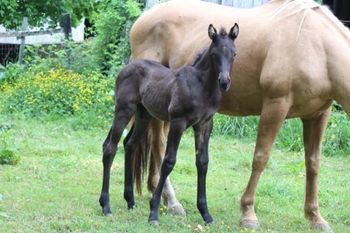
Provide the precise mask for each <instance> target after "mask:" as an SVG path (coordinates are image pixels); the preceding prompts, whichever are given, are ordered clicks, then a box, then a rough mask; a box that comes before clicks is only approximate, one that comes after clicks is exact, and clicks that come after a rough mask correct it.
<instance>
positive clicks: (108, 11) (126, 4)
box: [92, 0, 141, 75]
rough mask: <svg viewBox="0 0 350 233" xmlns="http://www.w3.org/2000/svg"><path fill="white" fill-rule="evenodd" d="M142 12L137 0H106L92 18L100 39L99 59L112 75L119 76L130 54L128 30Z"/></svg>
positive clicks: (100, 3) (97, 58) (96, 51)
mask: <svg viewBox="0 0 350 233" xmlns="http://www.w3.org/2000/svg"><path fill="white" fill-rule="evenodd" d="M140 14H141V8H140V3H139V2H138V1H137V0H126V1H120V0H104V1H101V2H99V5H98V9H97V11H96V12H95V14H94V16H93V17H92V19H93V23H94V26H95V32H96V38H95V40H94V51H95V56H96V62H97V63H98V64H99V66H100V67H101V68H102V70H104V72H105V73H107V74H109V75H115V74H116V72H117V71H118V70H119V69H120V67H122V66H123V65H124V63H125V62H126V61H125V60H127V59H128V58H129V56H130V48H129V45H128V31H129V29H130V27H131V25H132V23H133V22H134V21H135V20H136V18H137V17H138V16H139V15H140Z"/></svg>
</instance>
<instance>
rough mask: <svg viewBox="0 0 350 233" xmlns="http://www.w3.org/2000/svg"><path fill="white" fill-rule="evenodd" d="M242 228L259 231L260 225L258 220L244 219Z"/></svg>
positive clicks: (241, 223) (241, 224)
mask: <svg viewBox="0 0 350 233" xmlns="http://www.w3.org/2000/svg"><path fill="white" fill-rule="evenodd" d="M240 226H241V227H242V228H248V229H253V230H258V229H259V228H260V224H259V221H258V220H249V219H242V220H241V222H240Z"/></svg>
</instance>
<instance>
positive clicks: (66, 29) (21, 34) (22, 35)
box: [0, 14, 72, 64]
mask: <svg viewBox="0 0 350 233" xmlns="http://www.w3.org/2000/svg"><path fill="white" fill-rule="evenodd" d="M63 22H64V26H63V28H56V29H47V30H37V31H29V30H28V18H27V17H24V18H23V22H22V30H21V31H10V32H0V38H11V37H16V38H17V39H19V40H20V46H19V51H18V63H20V64H21V63H22V62H23V57H24V48H25V44H26V43H25V39H26V37H27V36H38V35H53V34H57V33H64V35H65V39H69V37H70V36H71V33H72V26H71V18H70V15H69V14H66V15H64V16H63ZM9 49H10V50H9V51H6V47H4V48H2V49H0V51H1V54H0V55H1V57H0V61H1V63H4V64H5V63H6V60H7V59H8V58H9V56H10V55H11V54H13V53H14V51H15V50H14V49H13V48H12V47H11V48H9ZM16 51H17V50H16Z"/></svg>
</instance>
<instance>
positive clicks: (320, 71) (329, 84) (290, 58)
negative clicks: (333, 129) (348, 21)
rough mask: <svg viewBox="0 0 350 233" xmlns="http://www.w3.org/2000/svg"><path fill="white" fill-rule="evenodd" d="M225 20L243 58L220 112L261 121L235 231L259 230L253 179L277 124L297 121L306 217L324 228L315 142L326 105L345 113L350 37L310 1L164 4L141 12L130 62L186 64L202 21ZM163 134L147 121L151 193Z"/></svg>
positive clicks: (196, 47)
mask: <svg viewBox="0 0 350 233" xmlns="http://www.w3.org/2000/svg"><path fill="white" fill-rule="evenodd" d="M232 19H235V20H237V21H239V23H240V28H241V34H240V37H239V39H238V40H237V49H238V51H241V50H242V51H245V52H244V53H243V54H241V55H240V56H238V57H237V59H236V61H235V67H234V70H233V72H232V81H233V83H234V85H233V87H232V88H231V89H230V90H229V92H227V93H225V95H224V96H223V98H222V103H221V106H220V110H219V111H220V112H221V113H224V114H228V115H239V116H248V115H260V122H259V130H258V136H257V141H256V147H255V152H254V160H253V165H252V173H251V176H250V179H249V182H248V185H247V188H246V190H245V192H244V194H243V196H242V199H241V212H242V215H241V225H242V226H244V227H250V228H256V227H258V225H259V222H258V219H257V216H256V214H255V207H254V203H255V192H256V187H257V184H258V181H259V178H260V175H261V174H262V172H263V170H264V168H265V166H266V164H267V161H268V159H269V154H270V151H271V148H272V145H273V143H274V141H275V138H276V136H277V134H278V132H279V129H280V127H281V125H282V123H283V121H284V120H285V119H286V118H293V117H298V118H300V119H301V120H302V123H303V129H304V130H303V134H304V144H305V165H306V195H305V206H304V211H305V216H306V218H307V219H308V220H309V222H310V224H311V226H312V227H314V228H321V229H326V230H327V229H329V225H328V223H327V222H326V221H325V220H324V219H323V218H322V216H321V214H320V211H319V206H318V199H317V196H318V195H317V192H318V190H317V189H318V171H319V160H320V152H321V140H322V137H323V134H324V129H325V127H326V124H327V121H328V117H329V113H330V105H331V103H332V101H333V100H336V101H337V102H338V103H340V104H341V106H342V107H343V109H344V110H345V111H346V112H347V114H348V115H349V114H350V101H349V100H350V33H349V30H348V29H347V28H345V27H344V26H343V25H342V24H341V23H340V22H339V20H337V19H336V18H335V17H334V15H332V13H331V12H330V11H329V10H328V9H326V8H323V7H321V6H319V5H318V4H317V3H315V2H314V1H312V0H274V1H271V2H270V3H268V4H266V5H264V6H262V7H257V8H254V9H235V8H230V7H224V6H219V5H215V4H210V3H206V2H203V1H198V0H187V1H169V2H166V3H163V4H160V5H158V6H156V7H154V8H153V9H151V10H149V11H147V12H145V13H144V14H143V15H142V16H141V17H140V18H139V19H138V20H137V21H136V23H135V24H134V26H133V27H132V30H131V32H130V44H131V48H132V57H133V59H140V58H148V59H153V60H156V61H159V62H161V63H162V64H164V65H167V66H169V67H171V68H176V67H180V66H183V65H185V64H189V63H190V61H191V60H192V59H193V58H194V56H195V54H196V53H198V52H199V51H201V50H202V49H203V48H204V47H206V46H207V45H208V43H209V41H208V40H207V39H206V38H205V37H204V36H203V31H202V30H203V27H205V25H206V24H208V22H215V23H216V24H221V25H223V26H226V25H228V24H230V23H231V22H232ZM194 41H195V42H196V43H194ZM166 133H167V124H166V123H164V122H160V121H154V122H152V127H151V134H152V137H151V149H152V157H151V162H152V163H151V165H150V166H151V172H150V177H149V187H150V189H151V190H154V188H153V187H154V186H155V185H156V183H157V171H158V168H157V167H158V166H159V164H160V162H159V161H160V160H161V159H160V158H161V157H162V155H163V154H164V150H165V146H164V145H165V136H166ZM168 188H169V189H168V190H170V191H168V192H165V194H166V196H167V198H168V200H171V201H172V202H169V204H170V205H171V206H176V207H177V208H178V209H180V210H182V208H181V205H180V204H179V203H178V202H177V200H176V198H175V195H174V192H173V190H172V188H171V185H170V184H169V185H168ZM180 212H181V211H180Z"/></svg>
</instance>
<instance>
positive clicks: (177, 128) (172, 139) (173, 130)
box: [148, 119, 186, 224]
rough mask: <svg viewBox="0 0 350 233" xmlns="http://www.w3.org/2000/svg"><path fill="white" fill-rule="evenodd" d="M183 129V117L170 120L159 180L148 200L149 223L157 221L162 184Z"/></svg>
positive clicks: (170, 165) (184, 124)
mask: <svg viewBox="0 0 350 233" xmlns="http://www.w3.org/2000/svg"><path fill="white" fill-rule="evenodd" d="M185 129H186V121H185V120H183V119H176V120H172V121H171V122H170V131H169V135H168V141H167V147H166V153H165V157H164V160H163V163H162V166H161V171H160V178H159V182H158V185H157V188H156V189H155V191H154V193H153V196H152V199H151V201H150V209H151V211H150V215H149V219H148V220H149V221H150V222H151V223H154V224H157V223H158V211H159V205H160V197H161V194H162V190H163V186H164V184H165V181H166V178H167V177H168V175H169V174H170V172H171V171H172V170H173V168H174V166H175V163H176V153H177V148H178V146H179V143H180V139H181V136H182V133H183V132H184V131H185Z"/></svg>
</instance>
